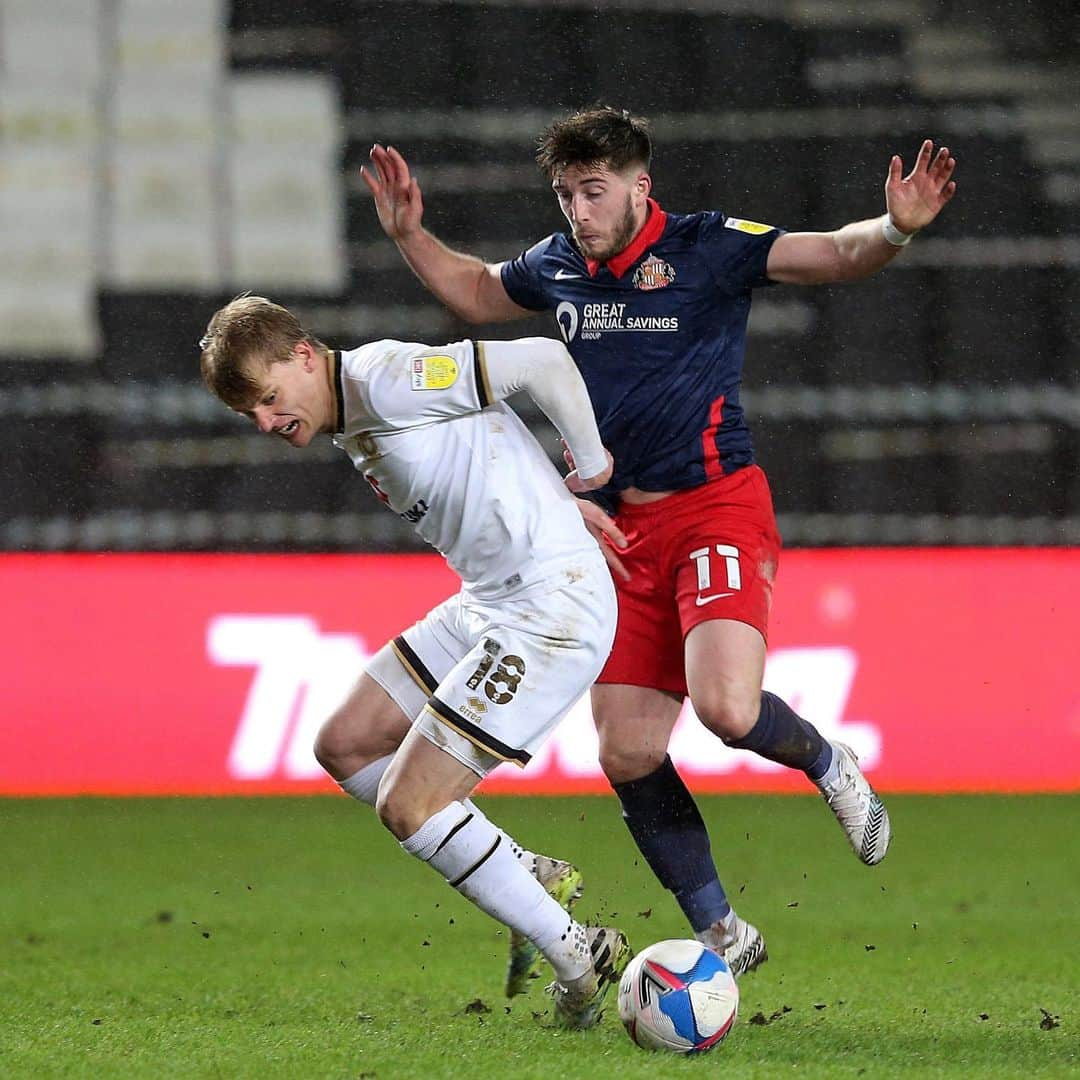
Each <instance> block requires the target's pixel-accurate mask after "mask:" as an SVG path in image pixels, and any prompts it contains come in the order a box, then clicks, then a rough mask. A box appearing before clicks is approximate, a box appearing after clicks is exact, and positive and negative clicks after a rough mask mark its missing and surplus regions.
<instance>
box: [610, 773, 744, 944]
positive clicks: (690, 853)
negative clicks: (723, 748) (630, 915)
mask: <svg viewBox="0 0 1080 1080" xmlns="http://www.w3.org/2000/svg"><path fill="white" fill-rule="evenodd" d="M612 787H613V788H614V789H615V794H616V795H618V796H619V802H620V803H622V811H623V820H624V821H625V822H626V827H627V828H628V829H629V830H630V835H631V836H632V837H633V838H634V843H636V844H637V846H638V850H639V851H640V852H641V854H642V855H643V856H644V857H645V861H646V862H647V863H648V864H649V866H650V867H651V868H652V872H653V873H654V874H655V875H656V877H657V879H658V880H659V882H660V884H661V885H663V886H664V888H665V889H669V890H670V891H671V892H672V893H674V894H675V899H676V900H677V901H678V904H679V907H681V908H682V910H683V914H684V915H686V917H687V919H688V920H689V921H690V925H691V927H693V929H694V932H695V933H696V932H698V931H700V930H707V929H708V928H709V927H710V926H712V924H713V923H714V922H718V921H719V920H720V919H723V918H724V917H725V916H726V915H727V914H728V912H730V911H731V905H730V904H729V903H728V899H727V895H726V894H725V892H724V887H723V886H722V885H721V884H720V879H719V878H718V877H717V874H716V865H715V863H713V858H712V851H711V849H710V847H709V834H708V832H706V830H705V822H704V821H702V820H701V814H700V812H699V811H698V808H697V805H696V804H695V802H694V799H693V797H692V796H691V794H690V792H689V791H688V790H687V788H686V785H685V784H684V783H683V781H682V777H681V776H679V774H678V772H676V770H675V766H674V765H672V763H671V758H670V757H665V758H664V762H663V764H662V765H661V766H660V767H659V768H658V769H657V770H656V771H655V772H652V773H649V775H648V776H643V777H642V778H641V779H640V780H629V781H627V782H626V783H624V784H612Z"/></svg>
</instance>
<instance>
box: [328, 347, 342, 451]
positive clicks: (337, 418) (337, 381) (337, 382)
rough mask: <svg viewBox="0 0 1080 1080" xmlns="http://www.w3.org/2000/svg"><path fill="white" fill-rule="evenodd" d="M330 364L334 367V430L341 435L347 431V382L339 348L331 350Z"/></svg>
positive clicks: (332, 385)
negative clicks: (345, 382)
mask: <svg viewBox="0 0 1080 1080" xmlns="http://www.w3.org/2000/svg"><path fill="white" fill-rule="evenodd" d="M330 365H331V369H332V378H331V383H330V385H331V387H332V388H333V391H334V398H335V401H334V432H335V434H338V435H341V434H344V432H345V384H344V381H343V380H342V377H341V376H342V372H341V353H339V352H338V351H337V349H331V350H330Z"/></svg>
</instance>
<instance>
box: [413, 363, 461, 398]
mask: <svg viewBox="0 0 1080 1080" xmlns="http://www.w3.org/2000/svg"><path fill="white" fill-rule="evenodd" d="M457 377H458V366H457V361H456V360H454V358H453V357H452V356H414V357H413V360H412V388H413V389H414V390H445V389H447V387H450V386H453V385H454V383H455V382H457Z"/></svg>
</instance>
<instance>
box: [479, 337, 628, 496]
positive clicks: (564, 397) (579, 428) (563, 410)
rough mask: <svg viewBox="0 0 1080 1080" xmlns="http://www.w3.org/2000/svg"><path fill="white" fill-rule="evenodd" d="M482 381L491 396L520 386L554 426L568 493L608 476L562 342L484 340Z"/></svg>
mask: <svg viewBox="0 0 1080 1080" xmlns="http://www.w3.org/2000/svg"><path fill="white" fill-rule="evenodd" d="M480 349H481V352H480V357H481V361H480V362H481V369H482V378H483V380H484V385H485V387H486V389H487V391H488V393H489V396H490V397H491V398H492V399H493V400H500V401H501V400H502V399H503V398H507V397H509V396H510V395H511V394H513V393H514V392H515V391H517V390H524V391H525V392H526V393H527V394H528V395H529V396H530V397H531V398H532V399H533V401H535V402H536V404H537V405H539V406H540V409H541V410H542V411H543V413H544V415H545V416H546V417H547V418H548V419H549V420H550V421H551V422H552V423H553V424H554V425H555V427H556V428H558V430H559V434H560V435H561V436H562V437H563V442H564V443H565V444H566V445H567V446H568V447H569V448H570V451H571V452H572V454H573V458H574V463H575V465H576V468H575V469H574V471H573V472H571V474H570V476H568V477H567V478H566V480H567V487H569V488H570V490H571V491H592V490H593V489H595V488H600V487H603V486H604V485H605V484H606V483H607V482H608V481H609V480H610V479H611V471H612V461H611V455H610V454H609V453H608V452H607V450H605V449H604V444H603V443H602V442H601V440H600V431H599V429H598V428H597V426H596V416H595V414H594V413H593V407H592V402H591V401H590V400H589V392H588V390H587V389H586V388H585V380H584V379H583V378H582V377H581V372H580V371H578V369H577V365H576V364H575V363H574V361H573V359H572V358H571V356H570V354H569V353H568V352H567V351H566V346H565V345H563V343H562V342H561V341H555V340H554V339H552V338H520V339H518V340H517V341H485V342H482V343H481V344H480Z"/></svg>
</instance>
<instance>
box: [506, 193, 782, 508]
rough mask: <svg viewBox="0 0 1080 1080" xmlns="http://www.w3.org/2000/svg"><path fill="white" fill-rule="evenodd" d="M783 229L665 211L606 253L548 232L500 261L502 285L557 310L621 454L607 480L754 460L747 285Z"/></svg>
mask: <svg viewBox="0 0 1080 1080" xmlns="http://www.w3.org/2000/svg"><path fill="white" fill-rule="evenodd" d="M779 235H780V232H779V230H777V229H774V228H773V227H772V226H769V225H759V224H758V223H756V222H750V221H743V220H741V219H738V218H730V217H726V216H725V215H724V214H722V213H719V212H718V211H706V212H703V213H698V214H665V212H664V211H663V210H661V209H660V207H659V206H658V205H656V203H654V202H652V200H650V214H649V217H648V219H647V220H646V222H645V225H644V227H643V228H642V229H641V231H640V232H639V233H638V234H637V236H636V237H635V238H634V240H633V241H632V242H631V243H630V245H629V246H628V247H627V248H626V249H625V251H622V252H620V253H619V254H618V255H617V256H615V257H614V258H613V259H611V260H609V261H608V262H607V263H605V264H604V265H602V266H601V265H598V264H596V263H594V262H593V261H592V260H586V259H585V258H584V256H582V254H581V253H580V252H579V251H578V249H577V247H576V246H575V245H574V243H573V241H572V239H571V238H570V237H569V236H568V235H566V234H565V233H555V234H554V235H552V236H549V237H548V238H547V239H546V240H541V241H540V243H538V244H535V245H534V246H533V247H531V248H529V249H528V250H527V251H525V252H523V253H522V254H521V255H519V256H518V257H517V258H516V259H513V260H511V261H510V262H507V263H504V264H503V266H502V271H501V272H502V283H503V287H504V288H505V289H506V292H507V294H508V295H509V296H510V299H511V300H513V301H514V302H515V303H516V304H519V305H520V306H521V307H524V308H529V309H531V310H534V311H543V310H553V311H554V312H555V317H556V319H557V320H558V323H559V327H560V329H561V331H562V335H563V338H564V339H565V341H566V344H567V347H568V348H569V350H570V352H571V353H572V354H573V357H574V360H575V361H576V362H577V365H578V367H579V368H580V369H581V373H582V375H583V376H584V378H585V383H586V385H587V386H588V388H589V394H590V396H591V398H592V403H593V408H594V409H595V411H596V417H597V422H598V424H599V427H600V434H601V435H602V436H603V440H604V444H605V446H607V447H608V449H609V450H610V451H611V453H612V454H613V455H614V458H615V473H614V476H613V477H612V482H611V485H610V486H609V488H608V489H606V490H605V494H612V493H614V492H616V491H619V490H621V489H623V488H626V487H631V486H633V487H637V488H641V489H642V490H643V491H672V490H679V489H683V488H689V487H696V486H697V485H699V484H703V483H705V482H706V481H707V480H711V479H714V478H716V477H719V476H723V475H725V474H727V473H730V472H734V471H735V470H736V469H740V468H742V467H743V466H744V465H749V464H751V463H752V462H753V460H754V452H753V447H752V446H751V443H750V432H749V431H748V429H747V427H746V422H745V420H744V419H743V410H742V408H741V406H740V405H739V383H740V381H741V379H742V368H743V354H744V352H745V347H746V321H747V318H748V316H749V313H750V291H751V289H753V288H756V287H758V286H763V285H767V284H769V281H768V278H767V277H766V275H765V264H766V260H767V259H768V255H769V249H770V248H771V247H772V244H773V241H774V240H775V239H776V238H777V236H779Z"/></svg>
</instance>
